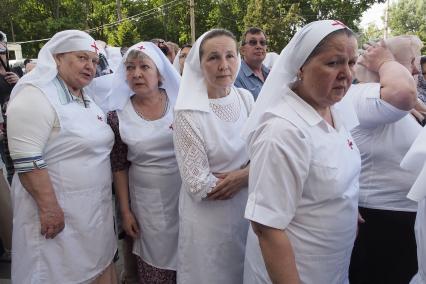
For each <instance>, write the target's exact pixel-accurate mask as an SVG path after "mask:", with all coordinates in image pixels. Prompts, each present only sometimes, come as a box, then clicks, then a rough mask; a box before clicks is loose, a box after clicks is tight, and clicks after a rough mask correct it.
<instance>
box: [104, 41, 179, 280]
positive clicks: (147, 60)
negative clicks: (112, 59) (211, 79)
mask: <svg viewBox="0 0 426 284" xmlns="http://www.w3.org/2000/svg"><path fill="white" fill-rule="evenodd" d="M179 81H180V76H179V74H178V73H177V71H176V70H175V69H174V68H173V66H172V64H171V63H170V61H169V60H168V58H167V57H166V56H165V55H164V54H163V53H162V51H161V50H160V49H159V48H158V47H157V46H156V45H155V44H153V43H151V42H140V43H138V44H135V45H134V46H132V47H131V48H129V49H128V50H127V52H126V54H125V55H124V57H123V60H122V62H121V64H120V65H119V67H118V70H117V71H116V73H115V77H114V78H113V86H112V89H111V91H110V93H109V94H108V99H109V102H110V106H111V107H112V106H114V107H115V108H116V111H114V112H110V113H109V114H108V123H109V124H110V125H111V127H112V129H113V130H114V133H115V145H114V148H113V150H112V152H111V165H112V170H113V176H114V186H115V190H116V194H117V197H118V201H119V204H120V211H121V216H122V223H123V225H122V226H123V229H124V230H125V232H126V233H127V235H128V236H130V237H132V238H133V253H134V254H136V255H137V258H138V260H137V262H138V271H139V278H140V283H146V284H150V283H157V284H158V283H164V284H172V283H176V252H177V244H178V229H179V223H178V200H179V191H180V185H181V180H180V174H179V169H178V165H177V162H176V157H175V152H174V147H173V127H172V123H173V107H174V105H175V102H176V97H177V94H178V90H179ZM129 204H130V205H129Z"/></svg>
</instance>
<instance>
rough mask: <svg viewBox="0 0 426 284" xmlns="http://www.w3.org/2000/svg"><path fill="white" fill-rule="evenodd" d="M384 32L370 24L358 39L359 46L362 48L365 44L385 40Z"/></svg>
mask: <svg viewBox="0 0 426 284" xmlns="http://www.w3.org/2000/svg"><path fill="white" fill-rule="evenodd" d="M383 33H384V31H383V30H382V29H379V28H378V27H377V26H376V25H375V24H373V23H372V24H370V25H368V26H367V28H366V29H364V30H363V31H362V32H360V36H359V39H358V45H359V46H360V47H361V46H362V45H363V44H365V43H367V42H369V41H376V40H379V39H382V38H383Z"/></svg>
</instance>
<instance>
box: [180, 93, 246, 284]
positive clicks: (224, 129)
mask: <svg viewBox="0 0 426 284" xmlns="http://www.w3.org/2000/svg"><path fill="white" fill-rule="evenodd" d="M235 90H236V89H235ZM236 93H237V94H238V92H236ZM237 96H238V99H239V100H240V105H241V112H240V116H239V118H238V120H237V121H236V122H224V121H222V120H220V119H219V118H217V117H216V115H215V114H214V113H213V112H210V113H201V112H193V116H194V118H195V119H197V121H198V124H199V126H200V127H199V128H200V131H201V135H202V137H203V138H204V141H205V143H206V144H205V145H204V146H205V149H206V152H207V156H208V160H209V166H210V170H211V172H212V173H223V172H229V171H233V170H238V169H240V168H241V167H243V166H245V165H246V164H247V162H248V154H247V152H246V147H245V141H244V140H243V139H242V138H241V137H240V135H239V133H240V131H241V129H242V127H243V125H244V123H245V121H246V120H247V110H246V103H245V102H244V101H243V100H242V98H241V97H240V95H237ZM225 98H227V97H225ZM247 194H248V193H247V188H242V189H241V190H240V191H239V192H238V193H237V194H236V195H235V196H234V197H232V198H231V199H228V200H212V201H207V200H204V201H196V200H195V198H193V197H192V196H191V195H190V193H188V189H187V188H186V187H185V184H184V183H182V189H181V194H180V201H179V216H180V220H179V221H180V229H179V230H180V231H179V248H178V274H177V282H178V283H180V284H203V283H205V284H239V283H242V282H243V271H244V251H245V243H246V239H247V230H248V224H249V223H248V221H247V220H245V219H244V209H245V205H246V202H247Z"/></svg>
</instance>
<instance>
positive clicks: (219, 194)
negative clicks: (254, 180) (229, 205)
mask: <svg viewBox="0 0 426 284" xmlns="http://www.w3.org/2000/svg"><path fill="white" fill-rule="evenodd" d="M248 175H249V168H248V167H247V168H245V169H241V170H236V171H232V172H228V173H222V174H215V176H216V177H217V178H219V180H218V182H217V183H216V187H215V188H213V190H212V191H211V192H209V193H208V194H207V199H210V200H225V199H230V198H232V197H233V196H234V195H235V194H237V192H238V191H240V190H241V189H242V188H243V187H246V186H247V185H248Z"/></svg>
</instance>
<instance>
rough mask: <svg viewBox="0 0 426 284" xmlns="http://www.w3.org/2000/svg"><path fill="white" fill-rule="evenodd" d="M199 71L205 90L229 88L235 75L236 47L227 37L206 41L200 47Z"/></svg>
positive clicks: (236, 65) (236, 63)
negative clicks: (204, 83)
mask: <svg viewBox="0 0 426 284" xmlns="http://www.w3.org/2000/svg"><path fill="white" fill-rule="evenodd" d="M202 49H203V55H202V57H201V70H202V72H203V76H204V79H205V82H206V84H207V89H223V88H227V87H230V86H231V85H232V84H233V83H234V81H235V77H236V75H237V67H238V60H237V56H238V54H237V45H236V42H235V40H234V39H232V38H230V37H228V36H224V35H221V36H217V37H214V38H210V39H208V40H206V41H205V42H204V44H203V46H202Z"/></svg>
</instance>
